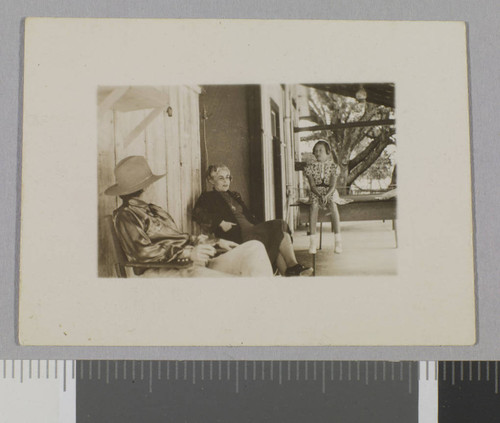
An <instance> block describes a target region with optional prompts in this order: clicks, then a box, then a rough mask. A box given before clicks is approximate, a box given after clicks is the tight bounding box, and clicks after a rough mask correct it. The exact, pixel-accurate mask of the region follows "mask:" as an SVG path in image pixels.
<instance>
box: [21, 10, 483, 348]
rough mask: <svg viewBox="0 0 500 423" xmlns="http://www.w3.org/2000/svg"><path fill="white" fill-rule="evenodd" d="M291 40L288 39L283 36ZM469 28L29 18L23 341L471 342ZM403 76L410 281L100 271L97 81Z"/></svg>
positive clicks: (402, 269) (402, 218) (403, 214)
mask: <svg viewBox="0 0 500 423" xmlns="http://www.w3.org/2000/svg"><path fill="white" fill-rule="evenodd" d="M277 46H279V48H277ZM466 51H467V50H466V30H465V24H464V23H460V22H367V21H365V22H356V21H350V22H348V21H343V22H340V21H339V22H335V21H247V20H222V21H221V20H107V19H49V18H35V19H28V20H27V21H26V35H25V63H24V66H25V81H24V103H23V107H24V111H23V119H24V121H23V158H22V160H23V162H22V198H21V251H20V305H19V307H20V311H19V340H20V343H21V344H23V345H94V346H95V345H136V346H154V345H158V346H163V345H165V346H167V345H168V346H208V345H214V346H215V345H218V346H219V345H220V346H240V345H242V346H243V345H245V346H253V345H255V346H257V345H259V346H260V345H262V346H267V345H290V346H292V345H293V346H305V345H472V344H473V343H474V342H475V307H474V264H473V245H472V235H473V234H472V206H471V175H470V167H471V166H470V144H469V117H468V90H467V88H468V82H467V55H466ZM360 81H364V82H394V83H395V86H396V104H397V106H396V130H397V137H398V152H397V160H398V250H397V254H398V275H397V276H388V277H366V276H365V277H355V276H352V277H317V278H272V279H260V278H252V279H246V278H235V279H231V280H228V281H224V280H207V279H177V280H175V279H158V280H154V279H148V280H141V279H102V278H98V277H97V196H96V187H97V169H96V167H97V160H96V157H97V122H96V118H97V111H96V92H97V87H98V86H103V85H108V86H118V85H157V86H158V85H160V86H165V85H182V84H248V83H254V84H275V83H301V82H314V83H334V82H339V83H347V82H360Z"/></svg>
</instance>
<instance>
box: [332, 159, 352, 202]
mask: <svg viewBox="0 0 500 423" xmlns="http://www.w3.org/2000/svg"><path fill="white" fill-rule="evenodd" d="M348 176H349V169H348V167H347V166H343V165H340V174H339V176H338V178H337V184H336V188H337V190H338V192H339V194H340V195H347V194H349V191H350V189H351V184H350V183H348V182H347V179H348Z"/></svg>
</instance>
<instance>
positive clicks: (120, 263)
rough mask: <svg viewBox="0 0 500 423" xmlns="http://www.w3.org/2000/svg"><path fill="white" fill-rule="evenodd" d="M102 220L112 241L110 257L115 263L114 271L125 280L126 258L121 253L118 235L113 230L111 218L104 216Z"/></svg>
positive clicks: (114, 229) (113, 224) (113, 225)
mask: <svg viewBox="0 0 500 423" xmlns="http://www.w3.org/2000/svg"><path fill="white" fill-rule="evenodd" d="M104 219H105V220H106V224H107V226H108V228H109V231H110V233H111V240H112V243H111V245H112V250H113V251H111V253H112V256H113V260H114V262H115V271H116V275H117V276H118V277H119V278H126V277H127V272H126V270H125V266H126V265H127V264H128V259H127V256H126V255H125V252H124V251H123V249H122V247H121V244H120V240H119V239H118V235H117V233H116V228H115V223H114V222H113V216H111V215H107V216H104Z"/></svg>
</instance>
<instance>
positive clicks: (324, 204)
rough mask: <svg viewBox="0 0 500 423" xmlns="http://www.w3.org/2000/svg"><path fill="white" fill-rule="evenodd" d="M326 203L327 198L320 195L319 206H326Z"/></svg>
mask: <svg viewBox="0 0 500 423" xmlns="http://www.w3.org/2000/svg"><path fill="white" fill-rule="evenodd" d="M327 203H328V196H327V195H322V196H321V205H322V206H326V205H327Z"/></svg>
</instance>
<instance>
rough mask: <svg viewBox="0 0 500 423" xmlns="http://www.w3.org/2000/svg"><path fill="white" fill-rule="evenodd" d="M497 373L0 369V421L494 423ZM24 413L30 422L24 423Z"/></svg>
mask: <svg viewBox="0 0 500 423" xmlns="http://www.w3.org/2000/svg"><path fill="white" fill-rule="evenodd" d="M498 367H499V366H498V362H463V361H456V362H440V363H439V364H438V363H436V362H385V361H380V362H378V361H137V360H127V361H123V360H90V361H86V360H82V361H80V360H78V361H63V360H22V361H21V360H3V361H0V401H3V402H5V403H4V404H3V406H2V409H3V410H7V411H6V412H5V413H2V416H10V417H12V416H15V417H16V419H15V420H9V419H7V417H5V418H6V420H2V418H3V417H0V422H3V421H6V422H7V421H9V422H10V421H15V422H16V423H17V422H22V421H34V420H33V418H36V416H38V417H39V419H38V420H37V421H40V420H41V421H55V422H71V423H72V422H75V421H76V422H96V423H97V422H113V421H120V422H124V423H127V422H136V421H137V422H144V421H146V422H156V421H158V422H160V421H161V422H170V421H171V422H235V421H238V422H259V421H264V422H267V421H269V422H303V421H308V422H309V421H314V422H332V421H333V422H365V421H366V422H379V421H380V422H405V423H411V422H425V423H435V422H438V418H437V415H438V409H439V422H454V423H456V422H460V421H471V422H472V421H474V422H476V421H477V422H482V421H500V417H498V418H497V420H481V419H480V418H478V416H479V415H480V414H482V415H486V416H487V415H489V414H488V413H489V411H487V410H490V409H492V410H495V405H497V406H498V405H500V395H499V393H498V390H499V386H498V385H499V374H498V371H499V369H498ZM438 393H439V403H438ZM478 401H479V402H478ZM438 404H439V405H438ZM9 410H10V411H9ZM37 410H38V411H37ZM497 411H498V414H496V415H497V416H500V409H499V410H497ZM30 412H31V413H35V417H34V416H28V415H26V419H25V420H23V416H24V415H25V414H26V413H28V414H29V413H30ZM495 412H496V411H492V413H495ZM9 413H11V415H9ZM44 413H45V414H44ZM47 413H48V414H47ZM50 413H52V414H51V415H50V416H49V414H50ZM471 413H472V414H471ZM485 413H486V414H485ZM42 415H44V416H45V417H43V418H41V417H40V416H42ZM472 415H473V416H475V417H474V419H472V420H464V419H465V418H466V417H467V418H469V419H470V418H472V417H471V416H472ZM493 415H495V414H493ZM30 419H31V420H30Z"/></svg>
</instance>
